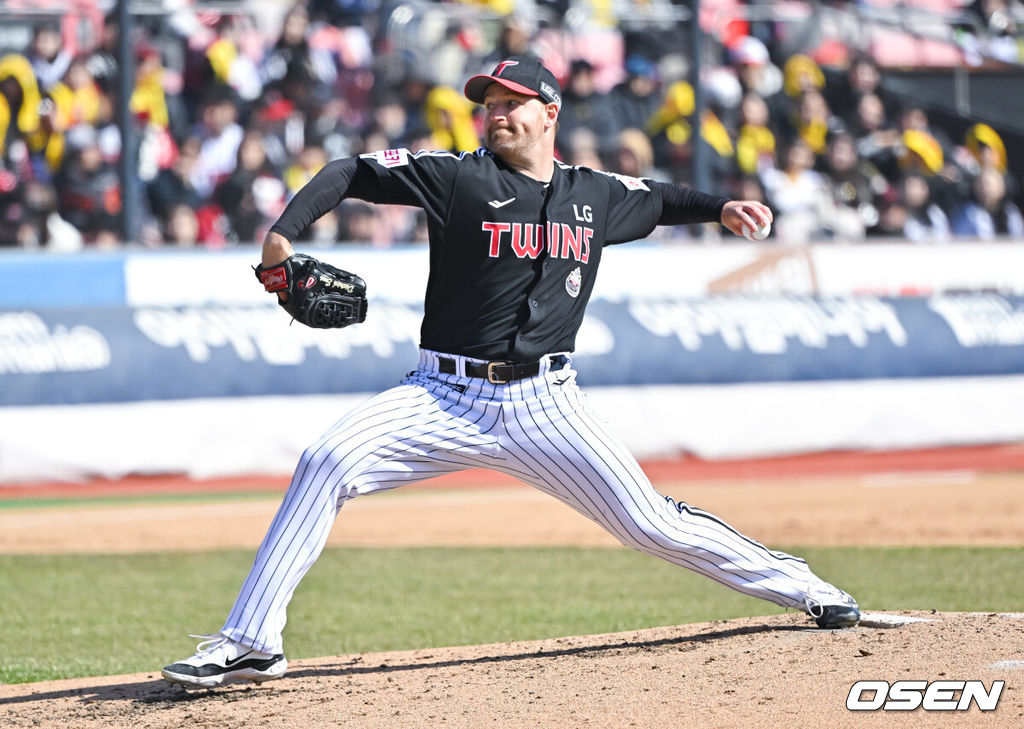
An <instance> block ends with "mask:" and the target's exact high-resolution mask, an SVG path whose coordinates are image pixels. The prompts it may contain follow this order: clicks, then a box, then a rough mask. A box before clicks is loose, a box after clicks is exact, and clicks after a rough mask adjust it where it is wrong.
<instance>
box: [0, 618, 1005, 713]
mask: <svg viewBox="0 0 1024 729" xmlns="http://www.w3.org/2000/svg"><path fill="white" fill-rule="evenodd" d="M916 615H917V616H918V617H922V618H926V619H927V620H929V621H931V622H922V623H915V624H911V625H907V626H905V627H902V628H899V629H889V630H882V629H870V628H855V629H852V630H846V631H836V632H831V631H821V630H810V629H808V628H807V627H806V626H807V623H806V621H804V620H803V619H802V618H801V617H800V616H797V615H781V616H773V617H771V618H747V619H742V620H730V621H724V622H716V623H706V624H699V625H683V626H678V627H673V628H658V629H654V630H645V631H641V632H629V633H616V634H612V635H591V636H583V637H572V638H560V639H555V640H545V641H538V642H531V643H503V644H495V645H483V646H470V647H464V648H442V649H429V650H418V651H404V652H395V653H375V654H366V655H348V656H336V657H332V658H323V659H317V660H304V661H296V662H295V663H294V664H293V665H292V667H291V668H290V670H289V672H288V673H287V674H286V675H285V677H284V678H283V679H282V680H280V681H274V682H271V683H267V684H264V685H263V686H260V687H255V688H254V687H251V685H234V686H229V687H224V688H222V689H219V690H216V691H194V692H186V691H185V690H184V689H181V688H179V687H172V686H169V685H168V684H166V683H164V682H163V681H162V680H160V678H159V676H158V675H157V674H155V673H149V674H136V675H130V676H110V677H106V678H92V679H76V680H72V681H55V682H47V683H37V684H23V685H20V686H0V717H2V719H3V726H5V727H11V728H12V729H15V728H17V729H22V728H25V729H34V728H35V727H39V726H44V727H62V728H64V727H67V728H69V729H84V728H86V727H88V728H90V729H97V728H100V727H102V728H103V729H122V728H123V729H139V728H140V727H147V728H149V729H172V728H173V729H177V728H178V727H217V728H218V729H264V728H265V729H309V728H310V727H341V726H344V727H346V728H350V729H369V728H373V729H379V728H385V727H386V728H395V729H435V728H436V727H452V728H453V729H456V728H465V729H479V728H480V727H502V728H506V727H507V728H516V729H518V728H523V729H546V728H548V727H550V728H552V729H568V728H573V729H575V728H579V729H584V728H586V729H623V728H625V727H644V728H645V729H662V728H664V729H680V728H681V727H702V728H703V727H722V728H723V729H725V728H729V729H734V728H735V727H744V726H746V727H758V728H761V727H763V728H765V729H794V727H812V726H822V727H852V726H886V727H889V726H891V727H951V726H956V727H982V728H984V727H1006V728H1007V729H1009V727H1020V726H1022V725H1024V694H1022V690H1021V685H1022V681H1021V674H1022V672H1024V669H1022V668H1021V667H1019V666H1018V667H1017V668H1009V669H1007V668H1004V667H1003V666H1004V665H1013V664H1002V663H1000V661H1013V660H1015V659H1019V658H1020V657H1021V653H1020V647H1021V632H1022V630H1024V616H1021V615H1016V616H1011V615H991V614H989V615H986V614H966V615H965V614H959V615H948V614H938V615H931V614H916ZM1018 663H1019V661H1018ZM925 677H927V678H930V679H932V680H938V679H943V678H944V679H948V680H955V679H964V680H966V679H971V680H981V681H983V682H984V685H985V687H986V689H987V690H991V687H992V682H993V681H995V680H1003V681H1005V682H1006V684H1005V687H1004V688H1003V691H1002V693H1001V695H1000V699H999V704H998V707H997V709H996V710H995V711H992V712H984V713H983V712H981V711H980V710H979V709H978V708H977V706H972V708H971V710H970V711H969V713H968V714H966V715H950V714H948V713H941V712H925V711H923V710H920V709H919V710H917V711H914V712H912V713H909V714H908V713H907V712H897V713H895V714H894V713H889V714H883V713H880V712H871V713H863V714H861V713H858V714H854V713H853V712H850V711H848V710H847V708H846V701H847V696H848V694H849V692H850V689H851V687H852V685H853V684H854V683H855V682H856V681H861V680H876V679H879V680H888V681H896V680H899V679H902V678H925ZM863 698H864V699H865V700H870V698H871V696H870V695H865V696H863Z"/></svg>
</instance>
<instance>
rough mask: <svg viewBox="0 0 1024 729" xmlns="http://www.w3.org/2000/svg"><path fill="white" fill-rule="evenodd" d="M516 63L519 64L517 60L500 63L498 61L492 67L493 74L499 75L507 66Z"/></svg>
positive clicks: (515, 64)
mask: <svg viewBox="0 0 1024 729" xmlns="http://www.w3.org/2000/svg"><path fill="white" fill-rule="evenodd" d="M518 65H519V61H502V62H501V63H499V64H498V65H497V66H495V67H494V75H495V76H500V75H501V72H502V71H504V70H505V69H506V68H508V67H509V66H518Z"/></svg>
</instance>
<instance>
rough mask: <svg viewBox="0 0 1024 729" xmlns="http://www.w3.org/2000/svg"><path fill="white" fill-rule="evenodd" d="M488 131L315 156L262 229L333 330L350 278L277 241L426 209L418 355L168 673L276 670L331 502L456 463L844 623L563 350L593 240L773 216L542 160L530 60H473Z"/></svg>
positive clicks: (280, 266) (288, 295)
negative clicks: (673, 466) (669, 484)
mask: <svg viewBox="0 0 1024 729" xmlns="http://www.w3.org/2000/svg"><path fill="white" fill-rule="evenodd" d="M465 94H466V96H467V97H468V98H469V99H470V100H472V101H474V102H476V103H479V104H482V105H483V106H484V110H485V121H484V134H485V140H486V144H487V146H486V147H484V148H481V149H479V150H477V151H476V152H475V153H472V154H468V153H464V154H460V155H454V154H449V153H446V152H419V153H415V154H414V153H412V152H409V151H408V150H405V149H390V150H384V151H380V152H374V153H370V154H364V155H362V156H360V157H359V158H350V159H342V160H337V161H334V162H331V163H330V164H328V165H327V166H326V167H325V168H324V169H323V170H322V171H321V172H320V173H319V174H318V175H317V176H316V177H315V178H314V179H313V180H312V181H311V182H310V183H309V184H308V185H307V186H306V187H305V188H303V189H302V190H301V191H300V192H299V193H298V194H297V195H296V196H295V198H294V199H293V200H292V202H291V203H290V204H289V206H288V207H287V209H286V210H285V212H284V213H283V214H282V216H281V218H280V219H279V220H278V221H277V223H276V224H275V225H274V226H273V228H272V229H271V231H270V233H268V235H267V237H266V240H265V241H264V244H263V260H262V264H261V265H260V266H258V267H257V276H258V278H259V279H260V281H261V282H262V283H263V285H264V287H265V288H266V289H267V290H268V291H270V292H273V293H274V294H275V295H276V296H277V297H278V300H279V301H280V303H281V305H282V306H283V307H284V308H285V309H286V310H287V311H288V313H289V314H291V316H292V317H294V318H295V319H298V320H299V321H300V322H302V323H304V324H307V325H309V326H317V327H339V326H346V325H350V324H354V323H358V322H361V321H362V320H363V319H364V318H365V316H366V298H365V291H366V288H365V284H364V283H363V281H362V279H360V278H359V277H358V276H355V275H353V274H350V273H347V272H345V271H341V270H339V269H336V268H333V267H330V266H327V265H326V264H323V263H320V262H319V261H317V260H316V259H314V258H311V257H309V256H303V255H300V254H297V253H295V252H294V250H293V249H292V245H291V241H293V240H295V238H296V237H297V236H298V235H299V234H300V233H301V232H302V231H303V230H304V229H305V228H306V227H307V226H309V225H310V224H311V223H313V221H315V220H316V219H317V218H319V217H320V216H322V215H324V214H325V213H327V212H328V211H330V210H332V209H334V208H335V207H336V206H337V205H338V204H339V203H340V202H341V201H342V200H343V199H345V198H349V197H355V198H359V199H362V200H366V201H369V202H373V203H391V204H402V205H416V206H419V207H421V208H423V210H424V211H425V212H426V215H427V220H428V225H429V232H430V236H429V237H430V246H429V257H430V273H429V278H428V283H427V290H426V296H425V302H424V303H425V306H424V308H425V313H424V317H423V324H422V328H421V333H420V354H419V363H418V364H417V365H416V369H415V370H414V371H413V372H411V373H410V374H409V375H408V376H407V377H405V379H404V380H402V382H401V383H400V384H399V385H398V386H396V387H394V388H392V389H390V390H387V391H385V392H383V393H381V394H379V395H377V396H376V397H374V398H372V399H371V400H369V401H368V402H367V403H365V404H364V405H362V406H361V407H358V408H357V409H356V410H354V411H353V412H351V413H349V414H347V415H345V416H344V417H342V419H341V420H339V421H338V422H337V424H335V425H334V426H333V427H331V428H330V429H329V430H328V431H327V432H326V433H324V435H323V436H322V437H321V438H320V439H319V440H317V441H316V442H315V443H313V444H312V445H310V446H309V447H308V448H307V449H306V450H305V452H304V453H303V454H302V456H301V458H300V460H299V463H298V466H297V468H296V469H295V474H294V476H293V478H292V481H291V485H290V486H289V488H288V491H287V493H286V495H285V497H284V500H283V503H282V504H281V507H280V509H279V510H278V512H277V515H276V517H275V518H274V521H273V523H272V524H271V525H270V528H269V530H268V532H267V535H266V537H265V539H264V540H263V543H262V544H261V545H260V547H259V550H258V551H257V554H256V558H255V562H254V564H253V566H252V569H251V571H250V572H249V575H248V577H247V578H246V580H245V582H244V584H243V585H242V589H241V591H240V593H239V595H238V598H237V600H236V602H235V604H234V607H233V608H232V610H231V612H230V614H229V615H228V617H227V620H226V621H225V623H224V625H223V627H222V628H221V629H220V631H219V632H218V633H216V634H214V635H209V636H196V637H197V638H202V639H203V642H202V643H200V644H199V646H198V649H197V651H196V653H195V655H193V656H191V657H190V658H186V659H184V660H182V661H179V662H177V663H173V664H171V665H169V666H167V667H166V668H164V669H163V671H162V674H163V676H164V678H165V679H167V680H168V681H171V682H174V683H179V684H183V685H185V686H187V687H194V686H202V687H209V686H215V685H218V684H220V683H221V682H223V681H225V680H227V679H248V680H252V681H256V682H262V681H267V680H270V679H274V678H279V677H280V676H281V675H282V674H283V673H284V672H285V669H286V668H287V665H288V663H287V661H286V660H285V656H284V647H283V643H282V637H281V632H282V629H283V628H284V625H285V615H286V609H287V606H288V602H289V600H290V599H291V596H292V593H293V591H294V590H295V588H296V586H297V585H298V584H299V581H300V580H301V579H302V577H303V576H304V575H305V574H306V571H307V570H308V569H309V568H310V566H312V564H313V563H314V562H315V560H316V559H317V557H318V556H319V555H320V552H321V550H322V549H323V546H324V543H325V541H326V540H327V536H328V533H329V531H330V529H331V526H332V524H333V523H334V520H335V517H336V516H337V514H338V511H339V510H340V509H341V507H342V506H343V505H344V504H345V503H346V502H347V501H348V500H350V499H352V498H355V497H356V496H359V495H361V494H372V493H377V492H380V491H385V490H387V489H393V488H396V487H398V486H401V485H403V484H407V483H412V482H414V481H419V480H422V479H427V478H431V477H433V476H438V475H441V474H445V473H452V472H453V471H458V470H461V469H468V468H490V469H494V470H496V471H501V472H503V473H507V474H511V475H512V476H515V477H516V478H518V479H521V480H523V481H525V482H526V483H528V484H531V485H532V486H535V487H536V488H538V489H540V490H541V491H544V492H545V493H548V494H550V495H551V496H553V497H554V498H556V499H558V500H560V501H562V502H564V503H565V504H566V505H568V506H569V507H571V508H573V509H575V510H576V511H578V512H580V513H581V514H583V515H584V516H586V517H588V518H590V519H593V520H594V521H595V522H597V523H598V524H600V525H601V526H602V527H604V528H605V529H607V530H608V531H609V532H611V533H612V534H613V535H615V537H616V538H617V539H619V540H620V541H621V542H622V543H623V544H625V545H627V546H629V547H633V548H635V549H639V550H641V551H644V552H647V553H648V554H652V555H654V556H656V557H660V558H662V559H665V560H668V561H669V562H672V563H673V564H677V565H679V566H680V567H685V568H687V569H690V570H693V571H695V572H698V573H700V574H702V575H705V576H706V577H708V578H710V579H712V580H715V581H716V582H719V583H721V584H723V585H726V586H728V587H731V588H733V589H735V590H738V591H740V592H742V593H744V594H746V595H751V596H754V597H759V598H762V599H764V600H767V601H769V602H772V603H774V604H776V605H782V606H785V607H788V608H797V609H799V610H802V611H805V612H806V613H807V614H808V615H809V616H810V617H811V618H812V619H813V620H814V621H815V622H816V623H817V625H818V626H820V627H822V628H843V627H849V626H853V625H856V624H857V622H858V621H859V619H860V613H859V610H858V606H857V603H856V602H855V601H854V600H853V599H852V598H851V597H850V596H849V595H847V594H846V593H845V592H843V591H842V590H839V589H837V588H835V587H833V586H832V585H830V584H828V583H826V582H824V581H823V580H821V579H819V578H818V577H816V576H815V575H814V574H813V573H812V572H811V570H810V569H809V568H808V566H807V563H806V562H805V561H804V560H803V559H800V558H798V557H794V556H791V555H788V554H784V553H782V552H777V551H772V550H769V549H767V548H766V547H764V546H763V545H761V544H760V543H759V542H757V541H755V540H753V539H751V538H750V537H747V536H745V535H744V534H741V533H740V532H738V531H737V530H736V529H734V528H732V527H730V526H729V525H728V524H727V523H725V522H724V521H722V520H721V519H719V518H718V517H716V516H714V515H713V514H710V513H708V512H706V511H702V510H700V509H697V508H694V507H692V506H689V505H688V504H686V503H682V502H675V501H673V500H672V499H671V498H667V497H665V496H662V495H660V494H658V493H657V492H656V491H655V490H654V488H653V487H652V486H651V483H650V482H649V481H648V479H647V477H646V476H645V475H644V472H643V471H642V470H641V468H640V467H639V466H638V465H637V462H636V460H635V459H634V458H633V457H632V456H631V455H630V453H629V452H627V450H626V448H625V447H624V445H623V443H622V441H621V440H620V439H619V437H618V436H617V435H616V434H615V433H613V432H612V431H611V430H610V428H609V427H608V425H607V424H606V423H605V422H604V421H603V420H602V419H601V418H600V417H598V416H597V415H596V414H595V413H594V412H593V411H592V410H591V407H590V405H589V404H588V402H587V400H586V398H585V396H584V395H583V393H581V391H580V390H579V388H578V387H577V385H576V372H575V370H574V369H573V360H572V352H573V349H574V344H575V337H576V332H577V331H578V329H579V327H580V323H581V321H582V319H583V314H584V310H585V308H586V305H587V301H588V300H589V299H590V294H591V292H592V291H593V287H594V281H595V279H596V277H597V269H598V266H599V265H600V264H601V258H602V254H603V252H604V249H605V247H606V246H609V245H614V244H617V243H625V242H627V241H631V240H635V239H638V238H643V237H645V236H647V235H648V234H649V233H650V232H651V231H652V230H653V229H654V227H655V226H657V225H679V224H686V223H703V222H720V223H721V224H722V225H723V226H725V227H726V228H728V229H729V230H730V231H732V232H733V233H734V234H737V235H742V234H743V233H744V230H746V231H748V232H749V231H755V230H757V229H758V228H764V227H765V226H767V225H768V224H770V222H771V212H770V211H769V209H768V208H767V207H766V206H765V205H763V204H761V203H760V202H755V201H730V200H726V199H723V198H718V197H714V196H711V195H707V194H704V193H701V192H698V191H696V190H692V189H689V188H686V187H683V186H680V185H672V184H665V183H660V182H654V181H652V180H648V179H637V178H632V177H624V176H621V175H612V174H607V173H604V172H600V171H598V170H593V169H589V168H586V167H568V166H565V165H563V164H560V163H559V162H557V161H556V160H555V158H554V148H555V132H556V128H557V123H558V113H559V107H560V104H561V95H560V90H559V86H558V83H557V81H556V80H555V77H554V75H553V74H552V73H551V72H550V71H549V70H548V69H547V68H545V67H544V66H543V65H542V64H541V63H540V62H539V61H537V60H536V59H534V58H530V57H525V56H523V57H513V58H509V59H507V60H505V61H502V62H501V63H499V64H498V65H497V67H495V69H494V71H493V72H492V73H491V74H489V75H480V76H475V77H474V78H472V79H470V80H469V82H468V83H467V84H466V87H465Z"/></svg>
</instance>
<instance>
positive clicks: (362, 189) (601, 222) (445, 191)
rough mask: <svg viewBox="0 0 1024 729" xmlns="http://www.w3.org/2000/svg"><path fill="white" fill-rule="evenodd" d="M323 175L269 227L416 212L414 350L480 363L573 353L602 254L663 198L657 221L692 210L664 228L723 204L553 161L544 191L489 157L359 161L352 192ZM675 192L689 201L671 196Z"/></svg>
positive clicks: (636, 229)
mask: <svg viewBox="0 0 1024 729" xmlns="http://www.w3.org/2000/svg"><path fill="white" fill-rule="evenodd" d="M335 164H337V163H335ZM339 169H341V168H340V167H339ZM324 173H327V178H328V179H325V180H317V179H314V180H313V182H311V183H310V188H311V190H309V191H305V190H304V191H303V192H306V193H307V194H306V195H304V196H302V193H300V196H302V197H304V199H305V200H309V201H310V202H309V203H305V202H302V204H299V205H290V206H289V208H290V209H289V210H288V211H286V213H285V215H283V216H282V219H281V220H279V221H278V223H277V224H275V226H274V228H273V230H276V231H278V232H281V233H282V234H283V235H285V237H288V238H289V239H292V238H293V237H294V235H295V233H296V232H297V231H298V230H300V229H301V227H302V226H303V225H306V224H308V223H309V222H310V220H312V219H314V218H315V217H316V216H318V215H320V214H323V213H324V212H326V211H327V210H329V209H330V207H328V206H327V205H328V204H329V202H333V204H337V202H338V201H339V200H340V197H342V196H345V197H349V196H351V197H359V198H362V199H365V200H368V201H370V202H375V203H396V204H403V205H410V204H411V205H417V206H419V207H422V208H423V209H424V210H425V211H426V214H427V222H428V228H429V240H430V272H429V277H428V281H427V291H426V298H425V302H424V318H423V325H422V327H421V330H420V346H421V347H424V348H426V349H433V350H436V351H440V352H448V353H451V354H461V355H466V356H469V357H477V358H480V359H485V360H508V361H513V362H530V361H534V360H536V359H538V358H539V357H540V356H542V355H544V354H550V353H553V352H570V351H572V350H573V349H574V347H575V340H576V332H577V331H578V330H579V328H580V324H581V323H582V321H583V314H584V310H585V308H586V305H587V302H588V300H589V299H590V294H591V292H592V291H593V288H594V282H595V280H596V278H597V269H598V266H599V264H600V263H601V254H602V251H603V249H604V246H606V245H609V244H613V243H623V242H626V241H630V240H635V239H637V238H642V237H644V236H646V235H648V234H649V233H650V232H651V231H652V230H653V229H654V227H655V226H656V225H657V224H658V223H659V222H666V215H663V203H664V202H665V197H666V195H667V196H668V197H669V198H670V200H669V202H668V206H669V207H671V208H672V209H673V210H672V211H666V213H668V212H674V213H676V214H678V212H679V210H680V209H685V210H686V211H688V213H689V217H686V216H685V215H684V217H683V218H681V219H678V220H677V219H675V218H672V216H671V215H669V216H668V217H669V218H672V222H699V221H702V220H714V219H716V218H717V216H718V215H719V214H720V213H721V206H722V205H724V202H725V201H724V199H719V198H711V197H710V196H704V195H702V194H700V193H696V192H695V191H689V190H687V189H686V188H680V187H679V186H672V185H664V184H660V183H652V182H651V181H649V180H645V179H638V178H634V177H626V176H623V175H615V174H610V173H606V172H599V171H596V170H592V169H589V168H586V167H569V166H566V165H562V164H560V163H557V162H556V163H555V170H554V175H553V176H552V179H551V181H550V182H549V183H543V182H540V181H538V180H535V179H533V178H532V177H529V176H527V175H524V174H522V173H521V172H518V171H517V170H515V169H514V168H512V167H510V166H509V165H507V164H505V163H504V162H503V161H502V160H501V159H500V158H499V157H496V156H495V155H493V154H491V152H490V151H488V150H486V149H480V150H478V151H477V152H475V153H472V154H469V153H463V154H459V155H455V154H451V153H448V152H419V153H415V154H413V153H411V152H409V151H408V150H406V149H390V150H384V151H380V152H373V153H370V154H364V155H362V156H361V157H360V158H359V163H358V165H357V166H356V167H355V169H354V170H351V171H349V173H348V174H350V175H351V176H352V179H351V184H349V181H348V179H345V178H342V179H344V182H342V183H337V182H336V181H335V182H334V183H332V181H331V180H332V179H335V180H336V179H337V178H338V177H339V175H338V174H336V173H335V174H334V175H333V178H332V177H331V175H330V171H329V170H327V169H325V170H324ZM324 173H321V175H324ZM321 175H318V177H321ZM677 190H684V191H687V192H690V193H693V194H692V196H691V197H686V198H685V199H683V200H679V199H677V198H676V191H677ZM300 196H297V197H296V200H295V201H293V202H294V203H300V200H299V197H300ZM316 201H319V202H316ZM325 201H328V202H325ZM294 207H298V208H300V210H297V211H296V210H292V209H291V208H294ZM311 210H312V211H313V212H310V211H311Z"/></svg>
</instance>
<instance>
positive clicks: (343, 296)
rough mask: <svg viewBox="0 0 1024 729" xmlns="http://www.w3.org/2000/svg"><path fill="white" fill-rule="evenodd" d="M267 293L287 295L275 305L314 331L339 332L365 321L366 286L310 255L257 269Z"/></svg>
mask: <svg viewBox="0 0 1024 729" xmlns="http://www.w3.org/2000/svg"><path fill="white" fill-rule="evenodd" d="M255 270H256V278H257V279H259V281H260V283H262V284H263V288H264V289H266V290H267V291H271V292H278V291H285V292H287V293H288V299H287V300H286V301H281V300H280V297H279V298H278V303H279V304H280V305H281V306H282V307H283V308H284V310H285V311H287V312H288V313H289V314H291V315H292V318H293V319H295V320H297V321H299V322H301V323H302V324H305V325H306V326H308V327H313V328H315V329H340V328H341V327H347V326H348V325H349V324H358V323H360V322H362V321H364V320H365V319H366V283H365V282H364V281H363V279H361V278H359V277H358V276H356V275H355V274H354V273H349V272H348V271H342V270H341V269H340V268H335V267H334V266H331V265H329V264H327V263H322V262H321V261H318V260H317V259H315V258H313V257H312V256H306V255H303V254H301V253H296V254H294V255H292V256H289V257H288V258H286V259H285V260H284V261H282V262H281V263H279V264H277V265H276V266H274V267H273V268H264V267H263V265H262V264H260V265H259V266H256V269H255Z"/></svg>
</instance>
